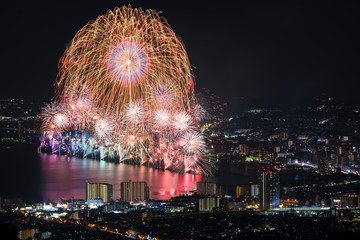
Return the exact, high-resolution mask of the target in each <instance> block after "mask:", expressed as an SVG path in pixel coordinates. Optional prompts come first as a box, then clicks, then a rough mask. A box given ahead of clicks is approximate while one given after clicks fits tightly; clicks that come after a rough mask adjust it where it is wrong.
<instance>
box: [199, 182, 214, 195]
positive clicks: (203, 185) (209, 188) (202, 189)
mask: <svg viewBox="0 0 360 240" xmlns="http://www.w3.org/2000/svg"><path fill="white" fill-rule="evenodd" d="M196 189H197V193H198V194H202V195H214V196H215V195H217V194H218V187H217V184H216V183H214V182H197V183H196Z"/></svg>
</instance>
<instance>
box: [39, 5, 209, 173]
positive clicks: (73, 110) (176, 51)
mask: <svg viewBox="0 0 360 240" xmlns="http://www.w3.org/2000/svg"><path fill="white" fill-rule="evenodd" d="M59 68H60V71H59V78H58V81H57V83H56V86H57V87H56V94H57V101H56V102H55V103H53V104H50V105H48V106H46V107H45V108H44V109H43V113H42V115H41V116H42V118H43V120H44V123H43V130H44V137H43V138H42V139H43V140H42V146H43V145H46V144H44V143H45V142H46V143H47V144H48V145H51V148H52V149H53V152H55V150H56V149H58V150H56V151H57V152H59V153H61V151H67V153H68V154H71V155H79V156H83V157H88V156H91V157H93V158H100V159H106V158H118V159H119V160H120V161H127V160H128V161H132V162H136V163H140V164H143V163H149V164H151V165H152V166H155V167H162V168H165V169H174V170H178V171H183V172H184V171H185V172H194V173H199V172H202V173H206V174H207V173H210V172H211V169H212V166H213V164H212V162H211V161H209V159H208V152H207V150H206V141H205V138H204V136H203V135H201V134H200V133H199V132H198V129H199V126H200V125H199V122H200V121H202V120H203V119H204V117H205V115H206V111H205V110H204V109H203V108H202V107H201V106H200V105H198V104H197V103H196V100H195V97H194V85H195V83H194V79H193V75H192V70H191V67H190V63H189V60H188V56H187V53H186V50H185V47H184V45H183V43H182V41H181V39H180V38H179V37H178V36H177V35H176V34H175V33H174V32H173V31H172V29H171V27H170V26H169V25H168V24H167V22H166V21H165V20H164V19H163V18H161V17H160V16H159V15H158V13H157V12H155V11H153V10H146V11H143V10H141V9H132V8H131V7H130V6H129V7H122V8H115V10H114V11H108V12H107V13H106V14H105V15H102V16H99V17H98V18H97V19H96V20H95V21H91V22H89V23H88V24H87V25H86V26H84V27H83V28H82V29H81V30H80V31H79V32H78V33H77V34H76V35H75V37H74V38H73V40H72V41H71V42H70V44H69V46H68V48H67V49H66V51H65V53H64V54H63V56H62V58H61V60H60V63H59ZM44 139H45V140H44ZM46 139H47V140H46ZM64 146H65V147H64Z"/></svg>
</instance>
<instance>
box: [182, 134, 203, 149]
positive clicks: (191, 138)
mask: <svg viewBox="0 0 360 240" xmlns="http://www.w3.org/2000/svg"><path fill="white" fill-rule="evenodd" d="M179 145H180V146H181V147H183V148H184V150H185V151H186V152H187V153H188V154H194V153H200V152H204V151H205V149H206V143H205V139H204V137H203V136H202V135H201V134H200V133H199V132H196V131H188V132H186V133H185V134H184V135H183V136H182V137H180V139H179Z"/></svg>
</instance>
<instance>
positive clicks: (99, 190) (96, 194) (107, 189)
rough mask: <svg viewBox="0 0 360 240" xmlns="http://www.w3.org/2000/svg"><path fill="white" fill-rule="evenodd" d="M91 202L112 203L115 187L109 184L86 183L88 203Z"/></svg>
mask: <svg viewBox="0 0 360 240" xmlns="http://www.w3.org/2000/svg"><path fill="white" fill-rule="evenodd" d="M89 200H102V201H103V202H105V203H106V202H112V200H113V186H112V185H111V184H108V183H86V201H89Z"/></svg>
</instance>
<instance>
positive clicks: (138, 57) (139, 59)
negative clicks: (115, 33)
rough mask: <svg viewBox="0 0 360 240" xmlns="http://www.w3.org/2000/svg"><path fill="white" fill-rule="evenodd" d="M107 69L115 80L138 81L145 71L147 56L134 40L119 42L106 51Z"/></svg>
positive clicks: (147, 65)
mask: <svg viewBox="0 0 360 240" xmlns="http://www.w3.org/2000/svg"><path fill="white" fill-rule="evenodd" d="M107 60H108V69H109V71H110V75H111V76H112V78H113V79H115V80H116V81H119V82H121V83H125V84H132V83H137V82H139V81H140V80H141V79H142V78H143V77H144V76H145V75H146V73H147V71H148V68H149V58H148V56H147V54H146V52H145V50H144V49H143V48H142V47H141V46H140V45H138V44H137V43H135V42H121V43H119V44H117V45H115V47H113V48H112V49H110V51H109V53H108V57H107Z"/></svg>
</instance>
